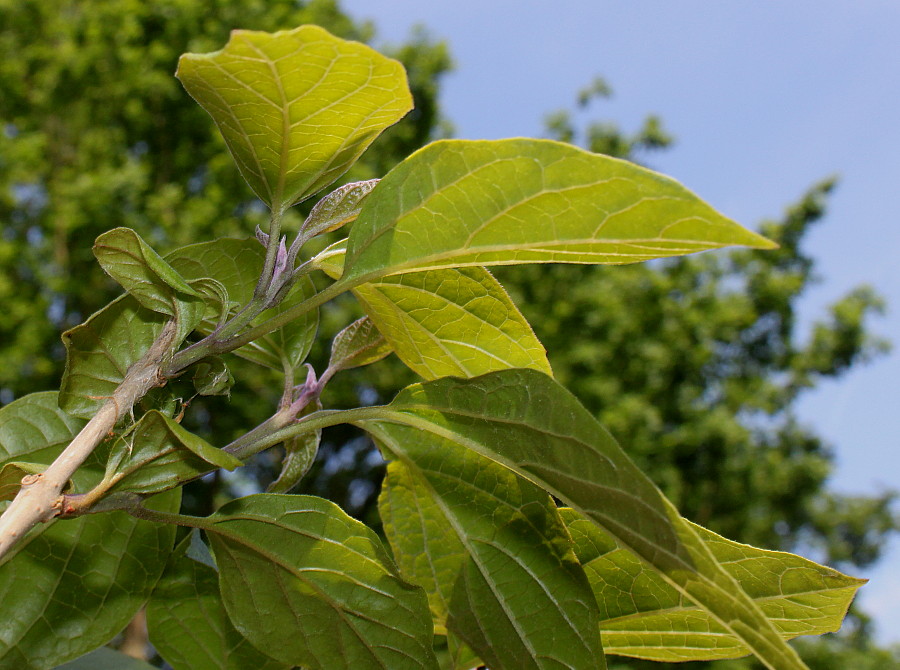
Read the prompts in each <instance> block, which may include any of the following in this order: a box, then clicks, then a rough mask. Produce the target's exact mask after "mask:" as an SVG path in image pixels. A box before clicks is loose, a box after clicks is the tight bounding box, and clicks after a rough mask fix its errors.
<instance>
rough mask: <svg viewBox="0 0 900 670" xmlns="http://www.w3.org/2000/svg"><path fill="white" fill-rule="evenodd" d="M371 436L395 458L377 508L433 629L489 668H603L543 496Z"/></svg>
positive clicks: (445, 457) (440, 446) (407, 435)
mask: <svg viewBox="0 0 900 670" xmlns="http://www.w3.org/2000/svg"><path fill="white" fill-rule="evenodd" d="M394 428H396V427H394ZM373 434H374V435H375V437H376V439H377V440H378V441H379V442H381V444H382V446H383V447H385V448H386V449H387V453H389V454H402V456H400V460H395V461H392V462H391V463H390V464H389V465H388V471H387V477H386V478H385V480H384V483H383V485H382V492H381V497H380V499H379V510H380V512H381V518H382V520H383V521H384V528H385V533H386V535H387V537H388V540H389V541H390V543H391V546H392V547H393V549H394V556H395V558H396V560H397V563H398V565H399V566H400V568H401V570H402V572H403V574H404V575H405V576H406V577H407V578H409V579H410V580H411V581H413V582H415V583H417V584H419V585H421V586H422V587H423V588H424V589H425V592H426V593H427V594H428V599H429V605H430V607H431V612H432V616H433V617H434V621H435V632H436V633H439V634H442V633H445V632H446V631H445V630H444V627H446V629H449V630H450V631H452V632H454V633H456V634H457V635H459V636H460V637H461V638H462V639H464V640H465V641H466V643H467V644H468V645H469V646H471V647H472V648H473V649H474V651H475V653H476V654H478V655H479V656H480V657H481V658H482V659H483V660H484V661H485V663H486V664H487V665H488V666H489V667H491V668H494V669H496V670H501V669H502V668H511V669H516V670H519V669H523V670H524V669H525V668H560V667H565V668H584V669H587V668H605V667H606V664H605V663H604V661H603V649H602V647H601V644H600V635H599V630H598V627H597V626H598V612H597V604H596V601H595V600H594V597H593V595H592V594H591V592H590V588H589V586H588V582H587V579H586V577H585V575H584V571H583V570H582V568H581V565H579V563H578V561H577V559H576V558H575V555H574V552H573V551H572V546H571V541H570V539H569V536H568V533H567V532H566V530H565V526H564V525H563V523H562V520H561V519H560V518H559V515H558V514H557V511H556V506H555V505H554V504H553V501H552V500H551V499H550V496H548V495H547V493H546V492H545V491H542V490H541V489H540V488H538V487H537V486H535V485H534V484H532V483H531V482H528V481H526V480H524V479H522V478H521V477H518V476H517V475H515V474H514V473H512V472H511V471H509V470H507V469H506V468H504V467H502V466H500V465H498V464H497V463H494V462H493V461H491V460H489V459H487V458H484V457H483V456H479V455H478V454H476V453H474V452H472V451H469V450H467V449H464V448H463V447H460V446H459V445H457V444H454V443H453V442H452V441H451V440H448V439H444V438H441V437H438V436H436V435H427V436H423V435H422V434H421V433H418V432H417V431H415V430H414V429H412V428H404V429H402V430H400V431H399V432H398V431H397V430H396V429H395V430H391V431H390V433H389V434H383V433H381V432H380V431H378V430H376V431H375V432H374V433H373ZM486 622H490V623H489V624H487V623H486Z"/></svg>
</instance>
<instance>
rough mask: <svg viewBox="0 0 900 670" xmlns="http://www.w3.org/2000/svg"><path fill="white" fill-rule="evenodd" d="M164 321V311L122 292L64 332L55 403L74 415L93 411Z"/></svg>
mask: <svg viewBox="0 0 900 670" xmlns="http://www.w3.org/2000/svg"><path fill="white" fill-rule="evenodd" d="M166 321H168V317H167V316H165V315H163V314H160V313H158V312H154V311H153V310H150V309H147V308H146V307H142V306H141V305H140V304H139V303H138V301H137V300H136V299H135V298H134V297H133V296H131V295H128V294H125V295H123V296H121V297H119V298H117V299H116V300H114V301H113V302H111V303H110V304H108V305H107V306H106V307H104V308H103V309H101V310H100V311H99V312H96V313H95V314H93V315H92V316H91V317H90V318H89V319H88V320H87V321H85V322H84V323H82V324H81V325H79V326H75V328H72V329H71V330H67V331H66V332H65V333H63V335H62V340H63V343H64V344H65V346H66V370H65V372H64V373H63V378H62V382H61V385H60V393H59V404H60V407H61V408H62V409H63V410H65V411H66V412H68V413H69V414H72V415H73V416H78V417H82V418H90V417H92V416H93V415H94V414H95V413H96V412H97V410H98V409H99V408H100V407H101V406H102V405H103V404H104V403H105V402H106V401H107V399H108V398H110V397H111V396H112V394H113V391H115V390H116V387H118V385H119V384H120V383H121V382H122V380H123V379H125V373H126V372H128V368H129V367H131V365H132V364H134V363H136V362H137V361H139V360H140V359H141V357H142V356H143V355H144V353H145V352H146V351H147V349H149V348H150V345H152V344H153V342H154V340H156V338H157V336H158V335H159V334H160V332H161V331H162V329H163V326H165V324H166Z"/></svg>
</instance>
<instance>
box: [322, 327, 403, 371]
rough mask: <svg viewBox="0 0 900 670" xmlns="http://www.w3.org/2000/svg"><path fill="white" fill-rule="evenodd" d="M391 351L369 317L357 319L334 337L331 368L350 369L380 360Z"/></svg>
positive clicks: (330, 359) (330, 360)
mask: <svg viewBox="0 0 900 670" xmlns="http://www.w3.org/2000/svg"><path fill="white" fill-rule="evenodd" d="M390 353H391V346H390V345H389V344H388V343H387V342H386V341H385V339H384V337H383V336H382V335H381V333H379V332H378V329H377V328H375V326H374V325H373V324H372V321H371V320H370V319H369V317H367V316H364V317H363V318H361V319H357V320H356V321H354V322H353V323H351V324H350V325H349V326H347V327H346V328H344V329H343V330H342V331H341V332H339V333H338V334H337V335H335V337H334V341H333V342H332V343H331V357H330V358H329V359H328V369H329V370H335V371H337V370H349V369H350V368H358V367H361V366H363V365H369V364H371V363H375V362H376V361H380V360H381V359H382V358H384V357H385V356H388V355H389V354H390Z"/></svg>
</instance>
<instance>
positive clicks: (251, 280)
mask: <svg viewBox="0 0 900 670" xmlns="http://www.w3.org/2000/svg"><path fill="white" fill-rule="evenodd" d="M264 259H265V249H263V248H262V246H261V245H260V244H259V242H257V241H256V239H254V238H250V239H244V240H235V239H230V238H221V239H218V240H213V241H211V242H201V243H199V244H191V245H189V246H186V247H182V248H180V249H176V250H175V251H173V252H172V253H170V254H169V255H168V256H166V260H167V261H168V262H169V263H170V264H171V265H172V267H173V268H175V269H176V270H177V271H178V272H179V273H180V274H181V275H182V276H183V277H185V278H186V279H188V280H200V279H202V278H204V277H212V278H213V279H215V280H216V281H217V283H218V285H219V286H220V287H221V288H222V290H224V291H225V292H226V293H227V300H228V303H229V305H230V306H231V308H237V307H240V306H242V305H246V304H247V303H248V302H249V301H250V299H251V298H252V297H253V289H254V287H255V286H256V281H257V279H258V278H259V275H260V272H261V271H262V267H263V262H264ZM315 293H316V288H315V286H314V285H313V283H312V280H311V279H310V278H309V277H301V278H300V280H299V281H298V282H297V284H296V285H295V286H294V287H293V288H292V289H291V292H290V293H289V294H288V295H287V297H286V298H285V299H284V300H283V301H282V302H281V303H280V304H279V305H278V306H277V307H274V308H272V309H268V310H266V311H265V312H263V313H262V314H260V315H259V316H258V317H257V318H256V319H255V320H254V321H253V324H258V323H261V322H262V321H265V320H266V319H269V318H271V317H273V316H276V315H278V314H280V313H281V312H282V311H284V310H286V309H288V308H290V307H293V306H294V305H297V304H298V303H300V302H303V301H304V300H307V299H308V298H310V297H312V296H313V295H315ZM206 316H207V318H206V319H205V320H204V321H203V322H202V323H201V324H200V325H199V326H198V330H200V332H202V333H204V334H208V333H211V332H212V331H213V329H214V328H215V327H216V325H218V321H219V317H218V315H211V314H209V313H207V315H206ZM318 325H319V313H318V310H310V311H309V312H307V313H306V314H304V315H303V316H300V317H298V318H296V319H294V320H293V321H291V322H290V323H288V324H287V325H285V326H284V327H283V328H280V329H278V330H277V331H275V332H274V333H269V334H268V335H266V336H264V337H261V338H259V339H258V340H255V341H253V342H251V343H250V344H247V345H245V346H243V347H240V348H239V349H237V350H236V351H235V353H236V354H237V355H238V356H241V357H243V358H246V359H248V360H251V361H253V362H254V363H259V364H260V365H265V366H267V367H270V368H272V369H274V370H278V371H281V370H282V369H283V367H282V363H281V360H282V356H284V357H286V358H287V359H288V361H289V362H290V363H291V365H292V366H293V367H294V368H299V367H300V366H301V364H302V363H303V361H304V360H306V356H307V355H308V354H309V350H310V348H311V347H312V344H313V341H314V340H315V336H316V329H317V328H318Z"/></svg>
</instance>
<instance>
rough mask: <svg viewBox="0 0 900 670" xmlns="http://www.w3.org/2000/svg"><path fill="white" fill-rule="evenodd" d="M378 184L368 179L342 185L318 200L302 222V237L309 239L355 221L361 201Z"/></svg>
mask: <svg viewBox="0 0 900 670" xmlns="http://www.w3.org/2000/svg"><path fill="white" fill-rule="evenodd" d="M378 182H379V180H378V179H369V180H368V181H355V182H353V183H351V184H344V185H343V186H341V187H339V188H336V189H335V190H334V191H332V192H331V193H329V194H328V195H326V196H325V197H324V198H322V199H321V200H319V202H317V203H316V206H315V207H313V208H312V211H311V212H310V213H309V216H307V217H306V221H304V222H303V228H302V229H301V233H302V235H303V237H304V238H305V239H311V238H313V237H315V236H316V235H323V234H324V233H330V232H331V231H333V230H337V229H338V228H341V227H342V226H346V225H347V224H348V223H352V222H353V221H355V220H356V217H358V216H359V210H360V209H362V201H363V199H364V198H365V197H366V196H367V195H368V194H369V192H370V191H371V190H372V189H373V188H375V185H376V184H377V183H378Z"/></svg>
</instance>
